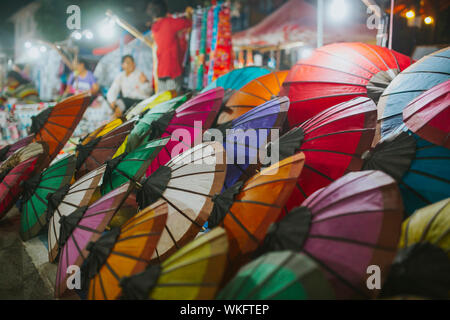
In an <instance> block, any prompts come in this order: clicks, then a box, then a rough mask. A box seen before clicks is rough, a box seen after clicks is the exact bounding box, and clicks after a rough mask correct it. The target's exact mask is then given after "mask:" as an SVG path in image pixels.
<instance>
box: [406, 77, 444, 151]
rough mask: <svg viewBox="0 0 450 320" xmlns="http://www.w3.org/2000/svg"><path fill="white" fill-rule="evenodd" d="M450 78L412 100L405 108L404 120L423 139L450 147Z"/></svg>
mask: <svg viewBox="0 0 450 320" xmlns="http://www.w3.org/2000/svg"><path fill="white" fill-rule="evenodd" d="M448 119H450V80H447V81H445V82H443V83H441V84H439V85H437V86H434V87H433V88H431V89H430V90H427V91H425V92H424V93H422V94H421V95H420V96H418V97H417V98H415V99H414V100H413V101H411V102H410V103H409V104H408V105H407V106H406V107H405V109H403V121H404V123H405V124H406V126H407V127H408V129H410V130H411V131H412V132H414V133H415V134H417V135H418V136H419V137H421V138H422V139H425V140H427V141H429V142H432V143H434V144H436V145H438V146H443V147H446V148H447V149H450V139H449V136H450V122H449V121H448Z"/></svg>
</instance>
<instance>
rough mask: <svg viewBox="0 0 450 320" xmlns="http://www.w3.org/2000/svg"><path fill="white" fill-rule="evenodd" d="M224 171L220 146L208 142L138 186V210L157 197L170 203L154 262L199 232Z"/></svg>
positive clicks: (164, 167) (187, 152)
mask: <svg viewBox="0 0 450 320" xmlns="http://www.w3.org/2000/svg"><path fill="white" fill-rule="evenodd" d="M225 170H226V167H225V151H224V150H223V147H222V145H221V144H220V143H218V142H208V143H202V144H199V145H197V146H195V147H194V148H192V149H189V150H187V151H185V152H183V153H182V154H180V155H178V156H176V157H175V158H173V159H172V160H170V161H169V162H168V163H167V164H166V165H165V166H161V167H159V168H158V169H157V170H156V171H155V172H154V173H153V174H152V175H151V176H149V177H148V178H146V179H144V181H142V182H141V183H139V185H138V190H137V196H136V200H137V203H138V204H139V207H140V208H141V209H142V208H145V207H147V206H149V205H150V204H152V203H153V202H155V201H156V200H158V199H160V198H161V199H163V200H165V201H167V203H168V204H169V214H168V217H167V224H166V228H165V230H164V232H163V234H162V236H161V239H160V240H159V243H158V246H157V247H156V250H155V254H154V255H153V259H158V260H159V261H163V260H165V259H166V258H167V257H169V256H170V255H171V254H172V253H173V252H175V251H176V250H177V249H178V248H180V247H181V246H183V245H185V244H186V243H188V242H189V241H191V240H192V239H194V238H195V236H196V235H197V233H198V232H199V231H201V230H202V226H203V224H204V223H205V222H206V220H207V219H208V217H209V214H210V213H211V210H212V207H213V203H212V200H211V198H212V196H213V195H214V194H216V193H218V192H219V191H220V190H221V189H222V186H223V181H224V179H225Z"/></svg>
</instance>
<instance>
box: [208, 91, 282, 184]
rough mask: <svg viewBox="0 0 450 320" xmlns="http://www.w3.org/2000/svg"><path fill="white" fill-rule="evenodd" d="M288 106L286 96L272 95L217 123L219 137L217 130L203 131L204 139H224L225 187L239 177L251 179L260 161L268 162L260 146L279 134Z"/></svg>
mask: <svg viewBox="0 0 450 320" xmlns="http://www.w3.org/2000/svg"><path fill="white" fill-rule="evenodd" d="M288 109H289V99H288V98H286V97H281V98H275V99H273V100H270V101H268V102H266V103H263V104H262V105H260V106H258V107H256V108H253V109H252V110H250V111H248V112H247V113H245V114H243V115H242V116H240V117H238V118H237V119H235V120H233V121H231V122H229V123H227V124H223V125H221V126H219V127H218V128H217V129H219V130H220V132H221V137H215V134H216V133H217V129H213V130H214V131H213V130H211V131H208V132H206V134H205V139H210V140H211V138H212V137H214V139H215V140H220V141H224V142H223V145H224V148H225V149H226V151H227V176H226V178H225V184H224V188H229V187H231V186H232V185H234V184H235V183H236V182H237V181H238V180H240V179H245V180H246V179H248V178H250V177H251V176H253V175H254V174H255V173H256V171H257V170H258V169H259V168H260V167H261V165H262V164H263V163H265V162H267V163H265V164H268V163H269V162H270V160H272V159H266V158H263V157H261V154H260V152H261V151H264V149H263V148H264V147H265V146H266V144H267V143H268V142H270V141H271V140H273V139H274V138H273V137H274V136H275V138H276V137H279V135H280V134H281V130H282V127H283V124H284V121H285V120H286V115H287V112H288ZM223 137H225V138H223ZM261 158H263V159H261ZM263 160H264V161H263ZM272 161H273V160H272Z"/></svg>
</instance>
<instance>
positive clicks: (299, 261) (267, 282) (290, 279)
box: [217, 251, 334, 300]
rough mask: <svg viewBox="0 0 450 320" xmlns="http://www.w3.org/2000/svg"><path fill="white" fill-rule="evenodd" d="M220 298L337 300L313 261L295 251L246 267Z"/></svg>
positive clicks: (268, 256)
mask: <svg viewBox="0 0 450 320" xmlns="http://www.w3.org/2000/svg"><path fill="white" fill-rule="evenodd" d="M217 299H219V300H316V299H334V293H333V289H332V288H331V287H330V284H329V283H328V281H327V279H326V278H325V275H324V273H323V272H322V270H320V267H319V266H318V264H317V263H315V262H314V260H312V259H311V258H308V257H307V256H306V255H304V254H300V253H296V252H293V251H278V252H271V253H267V254H265V255H263V256H261V257H259V258H257V259H255V260H254V261H252V262H250V263H248V264H246V265H245V266H243V267H242V268H241V269H240V270H239V272H238V274H237V275H236V276H235V277H234V278H233V279H232V280H231V281H230V282H229V283H228V284H227V285H226V287H225V288H224V289H223V290H222V291H220V292H219V295H218V296H217Z"/></svg>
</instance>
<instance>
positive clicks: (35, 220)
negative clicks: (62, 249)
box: [20, 155, 76, 240]
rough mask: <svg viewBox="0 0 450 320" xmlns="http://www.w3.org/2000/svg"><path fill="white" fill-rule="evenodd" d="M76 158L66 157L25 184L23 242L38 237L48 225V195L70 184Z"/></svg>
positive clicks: (21, 227) (21, 230) (22, 205)
mask: <svg viewBox="0 0 450 320" xmlns="http://www.w3.org/2000/svg"><path fill="white" fill-rule="evenodd" d="M75 163H76V158H75V156H74V155H71V156H66V157H64V158H62V159H60V160H58V161H56V162H55V163H54V164H52V165H51V166H50V167H49V168H48V169H46V170H45V171H44V172H42V173H37V174H35V175H34V176H32V177H31V178H30V179H28V180H26V181H24V183H23V190H24V191H23V194H22V198H21V208H20V211H21V215H22V216H21V221H20V234H21V236H22V239H23V240H29V239H30V238H32V237H34V236H36V235H37V234H38V233H39V231H41V229H42V228H43V227H45V225H46V224H47V214H46V212H47V208H48V195H49V194H51V193H54V192H56V191H57V190H58V189H59V188H61V187H63V186H65V185H67V184H70V181H71V179H72V176H73V174H74V171H75Z"/></svg>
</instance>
